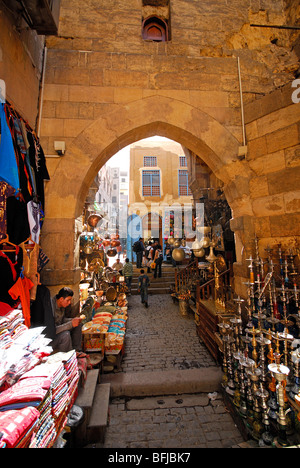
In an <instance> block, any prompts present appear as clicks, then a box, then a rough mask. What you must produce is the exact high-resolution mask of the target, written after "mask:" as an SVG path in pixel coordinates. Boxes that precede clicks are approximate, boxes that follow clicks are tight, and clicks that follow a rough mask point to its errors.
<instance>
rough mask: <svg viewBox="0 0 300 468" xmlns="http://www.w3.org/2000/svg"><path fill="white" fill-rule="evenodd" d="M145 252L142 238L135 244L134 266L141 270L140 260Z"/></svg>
mask: <svg viewBox="0 0 300 468" xmlns="http://www.w3.org/2000/svg"><path fill="white" fill-rule="evenodd" d="M144 252H145V246H144V242H143V239H142V237H140V238H139V240H138V242H137V243H136V250H135V253H136V266H137V268H141V266H142V259H143V253H144Z"/></svg>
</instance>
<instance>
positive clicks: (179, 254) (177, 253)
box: [172, 248, 185, 262]
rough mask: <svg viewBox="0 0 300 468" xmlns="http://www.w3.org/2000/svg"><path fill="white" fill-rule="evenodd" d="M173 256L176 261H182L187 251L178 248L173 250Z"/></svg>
mask: <svg viewBox="0 0 300 468" xmlns="http://www.w3.org/2000/svg"><path fill="white" fill-rule="evenodd" d="M172 257H173V258H174V260H175V261H176V262H182V260H183V259H184V257H185V252H184V250H183V249H180V248H176V249H174V250H173V252H172Z"/></svg>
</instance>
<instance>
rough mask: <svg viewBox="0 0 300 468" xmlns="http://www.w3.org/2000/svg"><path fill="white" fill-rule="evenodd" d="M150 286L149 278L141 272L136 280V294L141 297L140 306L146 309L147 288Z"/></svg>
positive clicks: (143, 271)
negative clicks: (143, 305)
mask: <svg viewBox="0 0 300 468" xmlns="http://www.w3.org/2000/svg"><path fill="white" fill-rule="evenodd" d="M149 285H150V280H149V276H148V275H147V274H146V273H145V270H141V274H140V276H139V279H138V292H139V293H140V295H141V301H142V304H145V307H146V308H148V307H149V306H148V287H149Z"/></svg>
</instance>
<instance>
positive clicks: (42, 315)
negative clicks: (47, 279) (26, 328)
mask: <svg viewBox="0 0 300 468" xmlns="http://www.w3.org/2000/svg"><path fill="white" fill-rule="evenodd" d="M31 325H32V327H46V328H45V330H44V331H43V333H44V334H45V336H46V337H47V338H50V339H51V340H54V338H55V336H56V328H55V322H54V316H53V310H52V305H51V295H50V291H49V289H48V288H47V287H46V286H45V285H43V284H39V285H38V287H37V291H36V299H35V301H34V302H33V303H32V304H31Z"/></svg>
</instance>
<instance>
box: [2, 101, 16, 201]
mask: <svg viewBox="0 0 300 468" xmlns="http://www.w3.org/2000/svg"><path fill="white" fill-rule="evenodd" d="M0 123H1V141H0V179H1V180H3V181H4V182H7V183H8V184H9V185H10V186H11V187H13V188H14V189H15V190H16V192H18V191H19V190H20V179H19V171H18V164H17V160H16V155H15V150H14V144H13V139H12V135H11V131H10V128H9V126H8V123H7V119H6V114H5V104H3V103H2V104H0Z"/></svg>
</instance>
